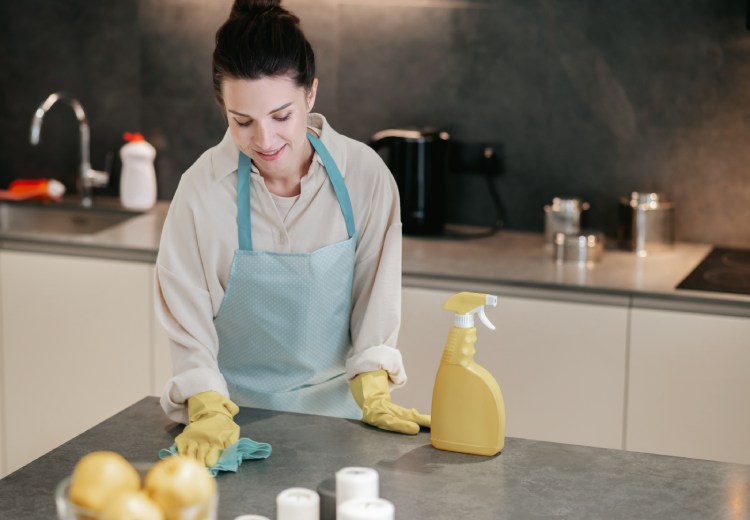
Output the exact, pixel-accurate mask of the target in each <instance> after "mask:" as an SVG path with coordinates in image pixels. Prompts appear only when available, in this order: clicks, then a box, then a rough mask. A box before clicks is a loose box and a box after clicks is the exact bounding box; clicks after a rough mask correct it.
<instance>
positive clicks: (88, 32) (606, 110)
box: [0, 0, 750, 247]
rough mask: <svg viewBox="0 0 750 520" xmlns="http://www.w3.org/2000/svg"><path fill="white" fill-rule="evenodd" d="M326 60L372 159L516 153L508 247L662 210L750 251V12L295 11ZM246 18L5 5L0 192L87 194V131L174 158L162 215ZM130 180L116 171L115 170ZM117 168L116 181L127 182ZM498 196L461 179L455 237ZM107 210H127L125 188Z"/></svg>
mask: <svg viewBox="0 0 750 520" xmlns="http://www.w3.org/2000/svg"><path fill="white" fill-rule="evenodd" d="M284 4H285V5H286V6H287V7H289V8H290V9H292V10H293V11H294V12H295V13H296V14H297V15H298V16H299V17H300V18H301V19H302V22H303V26H304V28H305V30H306V32H307V34H308V37H309V38H310V39H311V40H312V42H313V45H314V47H315V50H316V57H317V61H318V72H319V78H320V89H319V93H318V100H317V104H316V111H319V112H321V113H323V114H325V115H326V116H327V117H328V119H329V121H330V122H331V124H332V125H333V126H334V128H336V129H337V130H339V131H341V132H342V133H345V134H347V135H349V136H351V137H354V138H356V139H360V140H363V141H367V139H368V138H369V136H370V135H372V134H373V133H374V132H376V131H377V130H380V129H383V128H389V127H401V126H432V127H437V128H441V129H444V130H447V131H448V132H450V133H451V135H452V136H454V137H455V138H456V139H458V140H461V141H468V142H487V143H496V142H502V143H503V148H504V156H505V161H506V164H505V173H504V175H503V176H501V177H499V178H497V179H496V184H497V187H498V190H499V192H500V196H501V197H502V200H503V202H504V205H505V206H506V210H507V222H506V225H507V227H509V228H511V229H518V230H537V231H541V229H542V226H543V210H542V208H543V206H544V204H546V203H548V202H549V201H550V200H551V199H552V197H553V196H555V195H577V196H580V197H582V198H584V199H586V200H587V201H589V202H590V203H591V212H590V215H589V223H590V224H591V225H592V226H594V227H598V228H601V229H603V230H604V231H605V232H606V233H607V234H608V235H609V236H612V235H614V233H615V228H616V218H617V200H618V198H619V197H621V196H623V195H626V194H628V193H629V192H630V191H633V190H640V191H646V190H648V191H660V192H663V193H665V194H666V195H667V196H668V197H669V198H671V199H672V200H673V201H674V203H675V208H676V215H675V221H676V233H677V238H678V239H679V240H684V241H698V242H708V243H715V244H722V245H725V246H734V247H750V224H748V222H750V32H748V31H747V29H746V28H745V18H746V2H745V0H656V1H654V0H628V1H627V2H602V1H600V0H568V1H559V0H467V1H461V0H433V1H429V2H424V3H418V4H415V2H410V1H407V0H403V1H389V2H381V1H379V0H360V1H356V2H354V1H351V0H350V1H347V0H321V1H316V0H289V1H286V0H285V1H284ZM230 5H231V1H230V0H221V1H219V0H211V1H203V0H100V1H97V2H91V1H87V0H67V1H60V2H53V1H50V0H27V1H24V2H11V1H8V0H6V1H3V2H0V48H1V49H3V51H2V56H3V58H2V63H3V65H4V66H3V74H2V77H0V92H2V97H1V98H0V187H2V188H4V187H6V186H7V184H8V183H9V182H10V181H11V180H13V179H14V178H21V177H27V178H28V177H42V176H44V177H56V178H58V179H61V180H63V181H64V182H65V183H66V184H67V185H68V186H69V188H70V189H73V187H74V184H75V177H76V167H77V163H78V134H77V130H76V123H75V118H74V117H73V115H72V112H71V111H70V110H69V109H68V108H67V107H56V108H55V109H53V111H51V113H50V114H49V115H48V116H47V117H46V118H45V123H44V127H43V129H42V138H41V143H40V145H39V146H38V147H32V146H31V145H29V144H28V138H29V125H30V122H31V116H32V114H33V112H34V110H35V109H36V107H37V106H38V104H39V103H40V102H41V101H42V100H43V99H44V98H45V97H46V96H47V95H48V94H50V93H51V92H53V91H56V90H63V91H66V92H68V93H69V94H71V95H73V96H74V97H76V98H78V99H79V100H80V101H81V102H82V104H83V106H84V108H85V109H86V111H87V114H88V117H89V121H90V125H91V133H92V146H91V156H92V163H93V166H94V167H95V168H99V169H101V168H103V167H104V166H105V159H106V156H107V154H108V153H110V154H114V155H115V156H116V153H117V150H118V149H119V146H120V144H121V137H120V136H121V134H122V132H123V131H126V130H130V131H141V132H143V133H144V134H145V135H146V138H147V139H148V140H149V141H151V142H152V143H153V144H154V145H155V146H156V147H157V150H158V156H157V164H156V168H157V177H158V184H159V197H160V198H162V199H169V198H171V196H172V195H173V193H174V190H175V188H176V186H177V183H178V181H179V177H180V175H181V174H182V172H183V171H184V170H185V169H186V168H187V167H188V166H189V165H190V164H191V163H192V162H194V161H195V160H196V159H197V157H198V156H199V155H200V154H201V153H202V152H203V151H204V150H205V149H206V148H208V147H210V146H212V145H213V144H215V143H216V142H218V141H219V140H220V139H221V137H222V135H223V132H224V128H225V124H224V121H223V118H222V116H221V113H220V112H219V110H218V108H217V106H216V104H215V102H214V99H213V93H212V91H211V77H210V76H211V75H210V66H211V63H210V60H211V52H212V48H213V36H214V33H215V31H216V29H217V28H218V27H219V25H220V24H221V23H222V21H223V20H224V19H225V17H226V15H227V13H228V11H229V7H230ZM115 167H117V164H115ZM116 169H117V168H115V170H116ZM484 182H485V181H484V179H483V178H482V177H481V176H477V175H474V174H466V173H464V174H460V173H456V174H455V175H453V176H452V177H451V188H452V193H453V194H454V196H455V197H456V198H455V199H454V200H456V201H457V203H456V204H455V205H454V206H452V207H451V208H450V210H449V216H450V220H451V221H454V222H459V223H467V224H489V223H491V222H492V217H493V210H492V204H491V199H490V197H489V196H488V194H487V191H486V188H485V185H484ZM104 193H108V194H116V193H117V176H116V175H115V177H114V178H113V180H112V182H111V186H110V188H108V189H107V190H105V192H104Z"/></svg>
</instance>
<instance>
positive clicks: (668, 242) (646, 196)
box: [617, 191, 674, 256]
mask: <svg viewBox="0 0 750 520" xmlns="http://www.w3.org/2000/svg"><path fill="white" fill-rule="evenodd" d="M617 242H618V244H619V245H620V247H622V248H624V249H627V250H629V251H634V252H635V253H637V254H638V255H639V256H646V254H647V253H650V252H653V251H663V250H666V249H671V248H672V246H673V244H674V206H673V205H672V203H671V202H668V201H667V200H666V198H665V197H664V195H662V194H659V193H646V192H638V191H634V192H633V193H631V194H630V197H629V198H628V197H622V198H621V199H620V204H619V227H618V231H617Z"/></svg>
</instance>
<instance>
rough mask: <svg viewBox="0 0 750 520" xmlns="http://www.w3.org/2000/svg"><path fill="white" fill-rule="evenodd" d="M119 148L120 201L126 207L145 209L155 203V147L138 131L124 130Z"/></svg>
mask: <svg viewBox="0 0 750 520" xmlns="http://www.w3.org/2000/svg"><path fill="white" fill-rule="evenodd" d="M122 137H123V139H125V140H126V141H127V143H125V144H124V145H123V146H122V148H120V159H121V160H122V172H121V174H120V202H122V205H123V206H124V207H126V208H128V209H133V210H142V211H143V210H147V209H150V208H151V207H152V206H153V205H154V204H155V203H156V171H155V170H154V158H155V157H156V149H155V148H154V147H153V146H151V145H150V144H149V143H147V142H146V140H145V139H144V138H143V136H142V135H141V134H139V133H130V132H125V133H124V134H123V136H122Z"/></svg>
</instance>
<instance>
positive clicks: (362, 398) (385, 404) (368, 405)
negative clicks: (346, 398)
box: [349, 369, 430, 435]
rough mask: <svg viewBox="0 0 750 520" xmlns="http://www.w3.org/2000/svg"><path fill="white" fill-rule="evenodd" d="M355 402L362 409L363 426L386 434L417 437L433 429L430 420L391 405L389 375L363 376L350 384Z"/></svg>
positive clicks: (383, 372)
mask: <svg viewBox="0 0 750 520" xmlns="http://www.w3.org/2000/svg"><path fill="white" fill-rule="evenodd" d="M349 388H350V389H351V391H352V395H353V396H354V400H355V401H356V402H357V404H358V405H359V407H360V408H361V409H362V422H365V423H367V424H370V425H372V426H375V427H377V428H380V429H383V430H389V431H394V432H399V433H407V434H411V435H414V434H416V433H418V432H419V427H420V426H424V427H425V428H429V427H430V416H429V415H424V414H421V413H419V412H418V411H417V410H416V409H414V408H404V407H403V406H399V405H397V404H394V403H392V402H391V392H390V389H389V387H388V372H386V371H385V370H383V369H381V370H375V371H373V372H363V373H361V374H359V375H357V377H355V378H354V379H352V381H351V383H349Z"/></svg>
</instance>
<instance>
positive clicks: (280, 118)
mask: <svg viewBox="0 0 750 520" xmlns="http://www.w3.org/2000/svg"><path fill="white" fill-rule="evenodd" d="M290 117H292V114H291V112H290V113H289V114H287V115H285V116H284V117H277V118H276V121H279V122H281V121H288V120H289V118H290Z"/></svg>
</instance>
